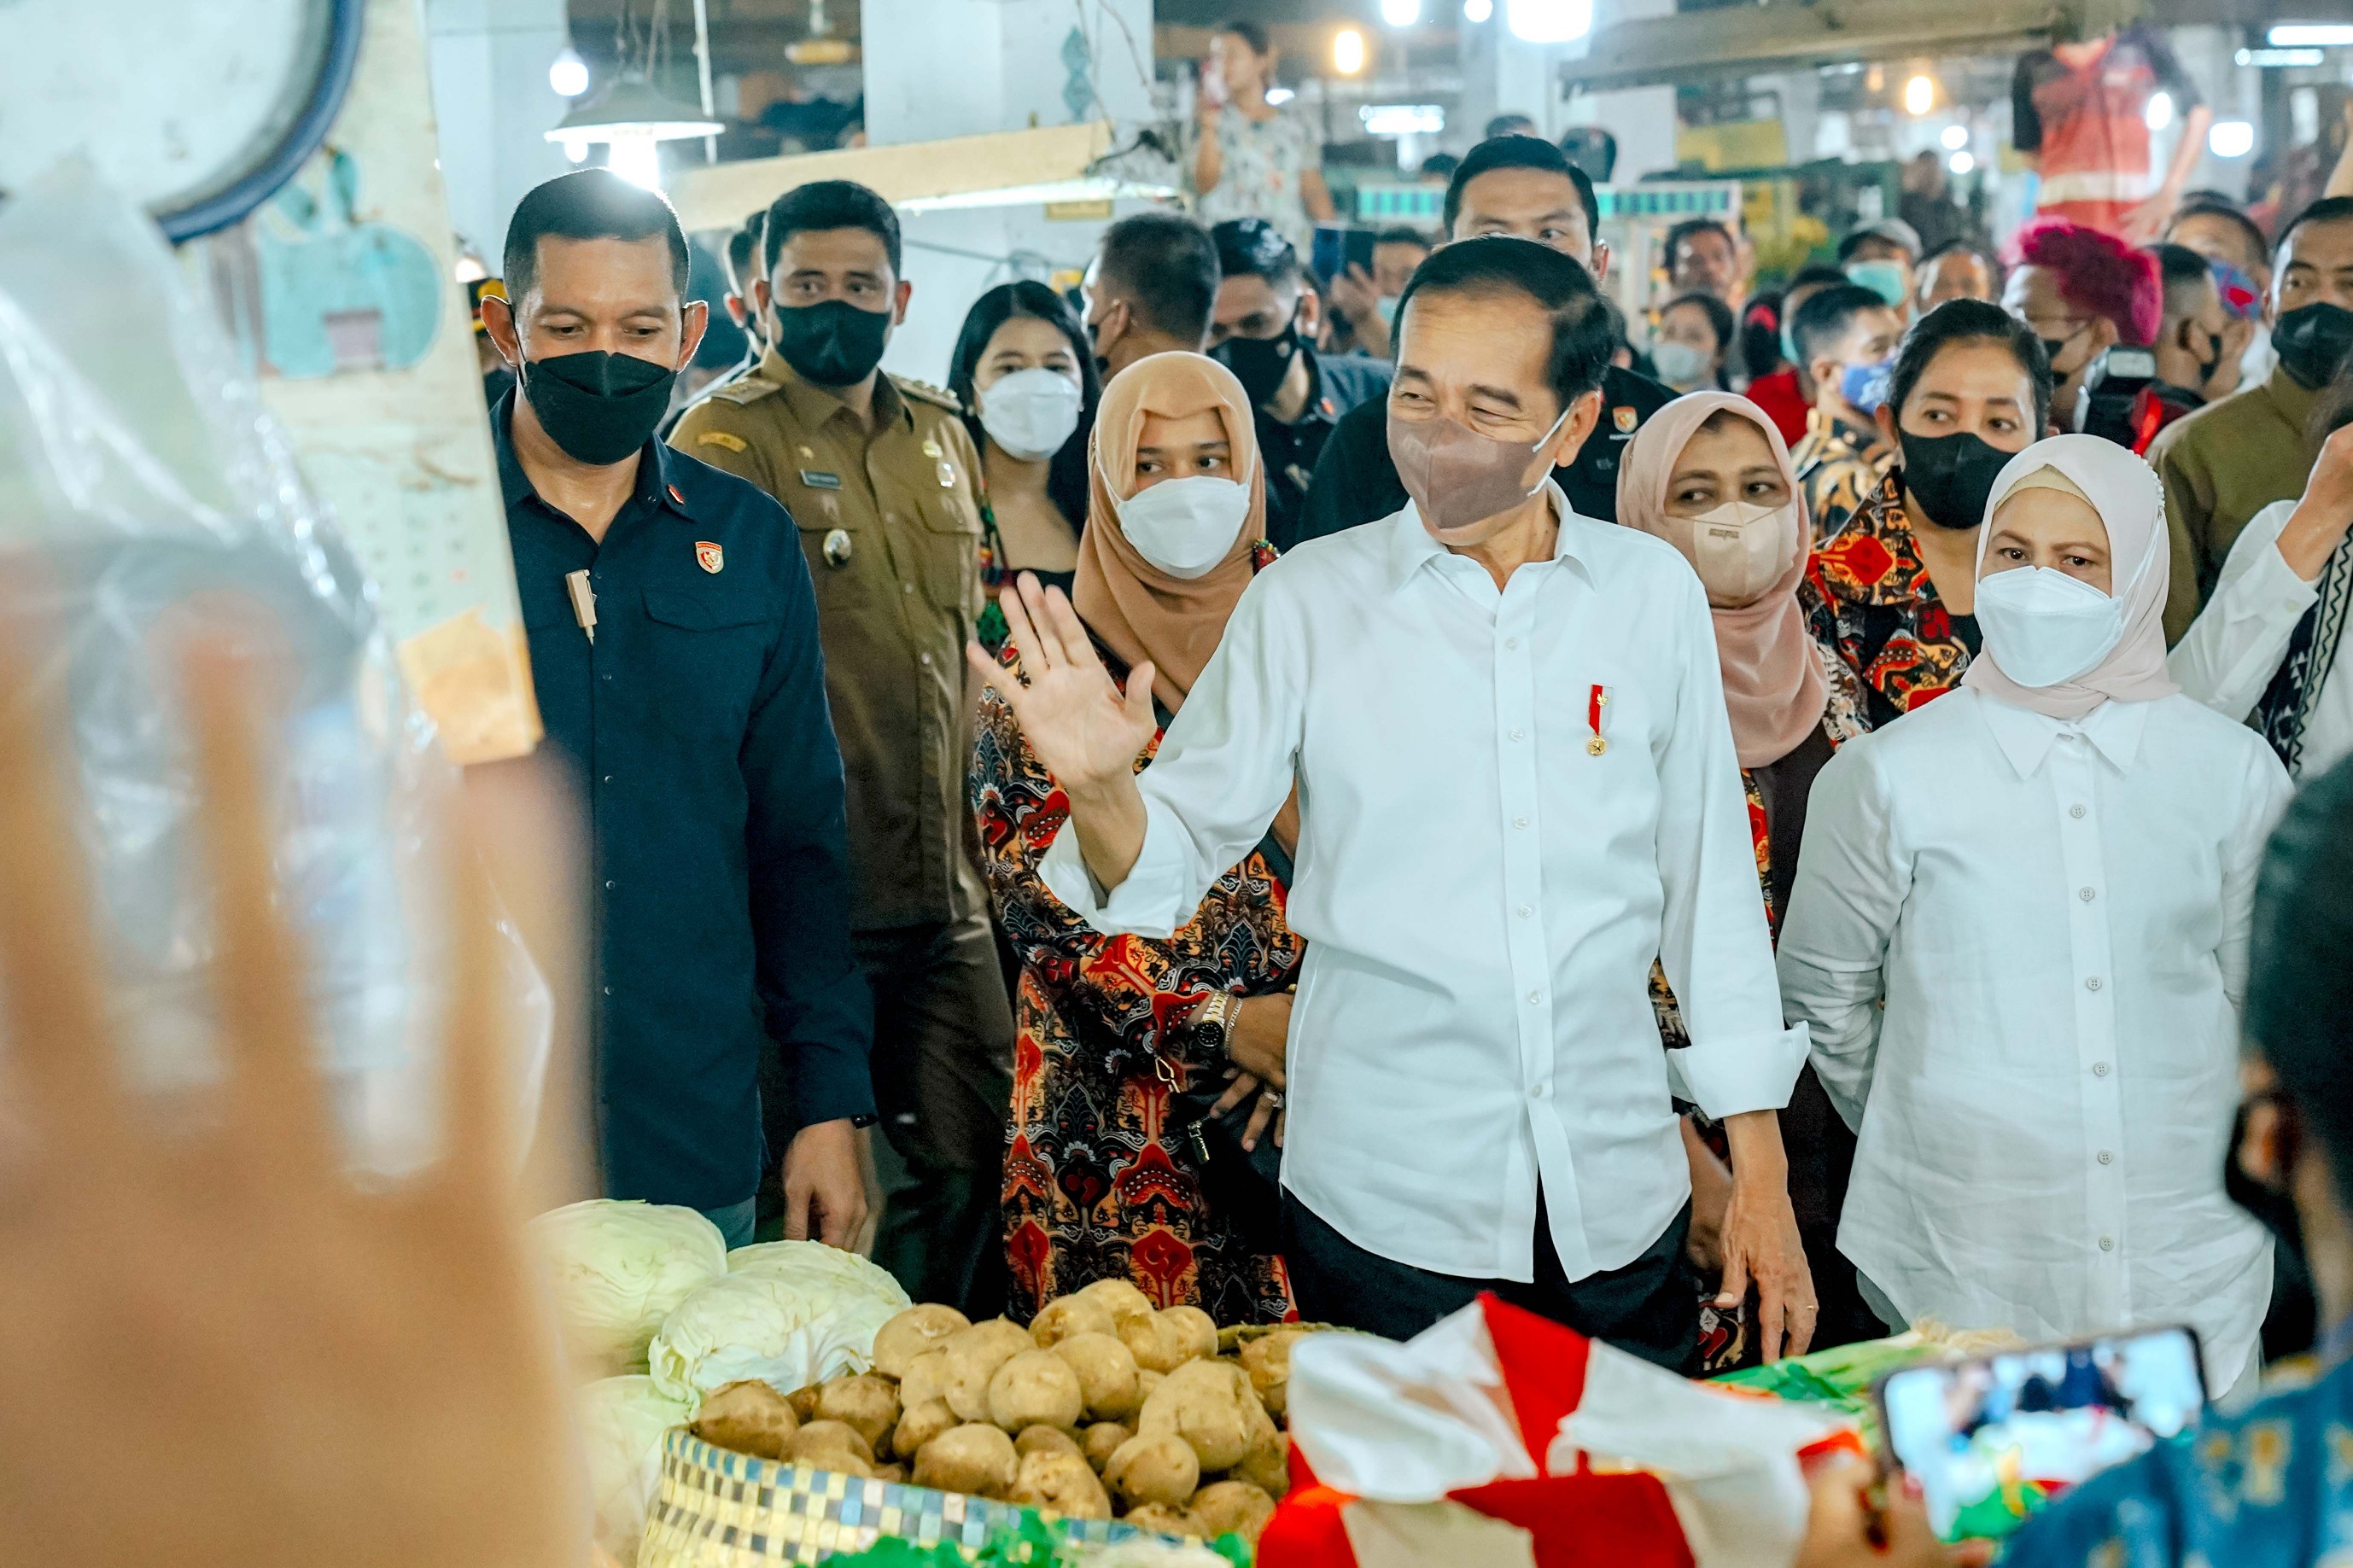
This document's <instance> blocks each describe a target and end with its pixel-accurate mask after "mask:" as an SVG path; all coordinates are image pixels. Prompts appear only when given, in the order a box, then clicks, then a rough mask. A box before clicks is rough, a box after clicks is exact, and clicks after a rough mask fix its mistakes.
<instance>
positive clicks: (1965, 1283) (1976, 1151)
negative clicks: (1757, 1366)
mask: <svg viewBox="0 0 2353 1568" xmlns="http://www.w3.org/2000/svg"><path fill="white" fill-rule="evenodd" d="M1986 517H1987V521H1986V526H1985V528H1984V529H1983V530H1982V531H1981V533H1980V536H1979V542H1978V578H1977V606H1978V608H1977V614H1978V622H1979V625H1980V626H1981V627H1982V628H1983V631H1984V634H1985V652H1986V655H1987V656H1988V657H1985V658H1978V659H1977V660H1975V661H1973V662H1972V663H1971V664H1970V666H1969V669H1968V675H1967V676H1966V677H1965V679H1964V680H1963V683H1962V688H1961V689H1959V690H1958V691H1955V692H1952V693H1950V694H1948V695H1947V696H1946V697H1945V698H1943V699H1942V700H1938V701H1936V702H1933V703H1930V704H1928V705H1927V706H1926V707H1924V708H1920V709H1917V710H1914V711H1913V712H1911V713H1909V714H1906V715H1905V717H1903V718H1902V719H1900V720H1898V721H1896V722H1894V724H1891V725H1889V726H1888V727H1887V728H1885V729H1883V730H1881V731H1877V732H1876V733H1874V734H1872V735H1870V736H1868V737H1865V738H1863V739H1862V740H1859V741H1855V742H1850V743H1849V744H1848V745H1847V746H1845V747H1844V748H1843V749H1841V751H1840V752H1839V753H1838V755H1837V756H1836V757H1835V758H1833V759H1832V760H1831V763H1830V764H1829V765H1828V766H1827V767H1825V768H1824V769H1823V770H1822V773H1821V776H1820V778H1819V779H1818V780H1817V781H1816V782H1815V784H1814V790H1813V795H1812V800H1811V804H1810V808H1809V811H1808V817H1807V826H1806V847H1805V855H1804V858H1803V860H1802V862H1801V863H1800V865H1799V868H1798V885H1797V888H1796V889H1795V891H1794V893H1793V894H1792V896H1791V900H1790V908H1789V913H1788V920H1787V921H1786V922H1785V924H1784V925H1783V927H1782V931H1781V945H1780V956H1779V969H1780V978H1781V994H1782V998H1783V1003H1784V1006H1785V1008H1786V1009H1787V1011H1788V1016H1789V1018H1790V1020H1791V1021H1792V1022H1797V1021H1803V1022H1805V1023H1806V1024H1807V1025H1808V1026H1810V1031H1811V1036H1812V1041H1813V1063H1814V1068H1815V1070H1816V1072H1817V1073H1818V1074H1819V1075H1820V1078H1821V1080H1822V1085H1823V1087H1824V1088H1825V1089H1827V1090H1828V1091H1829V1092H1830V1095H1831V1100H1832V1102H1833V1103H1834V1104H1836V1105H1837V1106H1838V1108H1839V1110H1840V1112H1841V1114H1842V1115H1843V1116H1844V1117H1845V1118H1846V1119H1847V1121H1849V1122H1850V1123H1851V1124H1852V1125H1853V1126H1854V1127H1855V1128H1856V1130H1857V1131H1858V1133H1859V1136H1860V1146H1859V1149H1858V1152H1857V1154H1856V1158H1855V1164H1854V1174H1853V1180H1852V1184H1850V1186H1849V1187H1848V1190H1847V1200H1846V1206H1845V1208H1844V1210H1843V1211H1842V1213H1841V1219H1840V1227H1839V1250H1840V1251H1841V1252H1842V1253H1844V1254H1845V1255H1846V1256H1847V1257H1848V1258H1851V1259H1852V1261H1853V1262H1854V1264H1855V1266H1856V1268H1858V1269H1859V1270H1860V1272H1861V1275H1862V1289H1863V1291H1864V1295H1865V1297H1866V1299H1867V1300H1871V1301H1872V1303H1873V1309H1874V1310H1877V1311H1878V1312H1879V1313H1880V1314H1881V1316H1883V1318H1885V1319H1886V1320H1887V1321H1889V1323H1890V1324H1892V1325H1899V1326H1900V1325H1901V1324H1903V1323H1905V1322H1909V1321H1914V1320H1916V1319H1920V1318H1936V1319H1937V1320H1939V1321H1943V1322H1946V1323H1948V1324H1952V1325H1955V1326H1957V1327H1965V1328H2003V1329H2011V1330H2015V1331H2017V1332H2019V1333H2021V1334H2022V1335H2024V1336H2025V1337H2026V1338H2027V1339H2029V1340H2031V1341H2039V1340H2054V1339H2063V1338H2069V1337H2074V1336H2080V1335H2084V1334H2088V1333H2094V1332H2097V1331H2105V1330H2110V1329H2116V1328H2122V1327H2125V1326H2126V1325H2130V1324H2143V1323H2168V1322H2183V1321H2186V1322H2189V1323H2190V1324H2192V1325H2193V1326H2195V1327H2196V1329H2197V1330H2198V1331H2199V1335H2200V1339H2201V1340H2202V1341H2203V1342H2204V1346H2205V1351H2206V1357H2207V1375H2208V1379H2209V1382H2210V1383H2211V1385H2212V1386H2213V1387H2214V1388H2215V1389H2216V1390H2217V1391H2218V1392H2219V1391H2221V1390H2224V1389H2228V1388H2230V1387H2231V1386H2232V1385H2233V1384H2236V1383H2237V1382H2238V1381H2239V1380H2240V1378H2241V1377H2242V1375H2243V1374H2245V1373H2251V1372H2252V1371H2253V1370H2254V1368H2255V1366H2256V1365H2257V1364H2258V1363H2259V1361H2260V1357H2259V1356H2258V1355H2257V1353H2256V1339H2257V1333H2258V1331H2259V1330H2260V1328H2261V1326H2262V1321H2263V1310H2264V1306H2265V1303H2266V1302H2267V1301H2268V1300H2269V1299H2270V1294H2271V1262H2270V1242H2269V1241H2268V1239H2267V1238H2266V1237H2265V1236H2264V1234H2263V1230H2262V1228H2261V1227H2260V1226H2257V1225H2256V1224H2255V1222H2254V1221H2253V1219H2251V1218H2249V1217H2248V1216H2247V1215H2245V1214H2244V1213H2242V1211H2241V1210H2239V1209H2238V1208H2237V1207H2235V1206H2234V1205H2232V1203H2231V1202H2230V1200H2229V1199H2228V1198H2226V1197H2225V1196H2224V1195H2223V1191H2222V1161H2223V1156H2224V1152H2225V1147H2226V1145H2227V1143H2228V1142H2229V1136H2230V1129H2231V1113H2232V1106H2233V1105H2234V1104H2235V1103H2236V1100H2237V1095H2238V1087H2237V1084H2238V1006H2239V1001H2240V996H2241V993H2242V986H2243V983H2244V979H2245V957H2246V940H2247V924H2248V916H2249V910H2250V906H2251V902H2252V900H2253V892H2254V879H2255V869H2256V865H2257V861H2258V858H2259V855H2260V853H2261V850H2262V848H2263V839H2264V836H2265V834H2266V832H2267V831H2268V830H2269V828H2270V826H2271V824H2272V822H2273V819H2274V817H2275V816H2277V814H2278V813H2279V811H2280V809H2281V808H2282V806H2283V805H2284V804H2285V801H2286V798H2287V795H2288V788H2289V786H2288V781H2287V775H2286V773H2285V771H2284V769H2282V768H2281V766H2280V763H2279V760H2278V758H2276V757H2275V756H2274V755H2273V754H2272V752H2271V751H2270V750H2269V748H2267V747H2266V746H2265V745H2264V744H2263V741H2262V739H2261V737H2259V736H2257V735H2256V734H2255V733H2254V732H2253V731H2250V730H2247V729H2245V728H2243V727H2242V726H2241V725H2238V724H2235V723H2232V721H2229V720H2227V719H2224V718H2222V717H2221V715H2219V714H2217V713H2214V712H2212V711H2211V710H2208V709H2206V708H2204V707H2201V706H2200V705H2199V704H2198V703H2197V702H2195V701H2192V700H2190V699H2189V698H2187V697H2184V696H2182V695H2180V693H2179V691H2178V690H2177V689H2176V688H2175V687H2174V685H2173V683H2172V681H2171V680H2169V679H2168V678H2167V676H2166V672H2165V637H2164V631H2163V627H2162V625H2161V616H2162V614H2163V610H2164V605H2165V591H2166V581H2167V574H2168V549H2167V539H2166V527H2165V510H2164V496H2163V492H2162V490H2161V489H2159V487H2158V480H2157V476H2156V475H2155V474H2154V473H2152V472H2151V471H2150V470H2149V468H2147V465H2146V464H2144V463H2142V462H2141V461H2140V459H2138V458H2135V457H2134V456H2133V455H2132V454H2131V453H2129V452H2128V451H2126V449H2125V448H2123V447H2117V446H2114V445H2111V444H2110V443H2108V442H2106V441H2103V440H2100V439H2098V438H2096V437H2089V436H2060V437H2053V438H2052V439H2050V440H2046V441H2042V442H2039V443H2037V444H2036V445H2034V446H2031V447H2027V448H2026V449H2025V450H2024V451H2022V452H2021V453H2020V454H2019V455H2018V456H2017V457H2015V458H2011V459H2010V463H2009V464H2008V465H2007V466H2006V467H2005V468H2003V469H2002V471H2001V473H2000V476H1999V478H1998V479H1996V480H1995V482H1994V488H1993V492H1992V499H1991V500H1990V501H1989V505H1988V508H1987V512H1986ZM1882 1004H1884V1005H1882Z"/></svg>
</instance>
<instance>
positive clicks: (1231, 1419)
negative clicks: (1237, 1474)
mask: <svg viewBox="0 0 2353 1568" xmlns="http://www.w3.org/2000/svg"><path fill="white" fill-rule="evenodd" d="M1254 1415H1255V1417H1256V1420H1253V1418H1252V1417H1253V1416H1254ZM1265 1418H1266V1412H1265V1411H1264V1410H1263V1409H1262V1408H1261V1407H1260V1405H1259V1402H1258V1395H1257V1394H1253V1393H1251V1392H1250V1377H1249V1375H1248V1374H1247V1373H1244V1372H1243V1371H1242V1369H1241V1368H1240V1367H1239V1366H1236V1365H1235V1364H1234V1363H1231V1362H1223V1361H1191V1362H1187V1363H1185V1364H1184V1365H1183V1366H1180V1367H1178V1368H1177V1369H1176V1371H1175V1372H1172V1373H1169V1374H1168V1377H1167V1381H1166V1382H1164V1383H1163V1384H1161V1385H1160V1386H1159V1387H1158V1388H1156V1389H1155V1390H1154V1391H1153V1394H1152V1397H1151V1398H1149V1399H1147V1400H1145V1402H1144V1410H1143V1412H1142V1414H1141V1415H1138V1416H1137V1417H1136V1423H1135V1429H1136V1431H1137V1432H1138V1433H1139V1434H1141V1435H1143V1436H1155V1435H1158V1434H1161V1433H1174V1434H1176V1436H1179V1437H1182V1438H1183V1439H1184V1440H1185V1441H1186V1442H1187V1443H1188V1444H1190V1445H1192V1448H1193V1451H1194V1452H1195V1453H1196V1454H1198V1455H1199V1456H1200V1458H1201V1468H1203V1469H1205V1470H1223V1469H1228V1468H1231V1467H1233V1466H1235V1465H1238V1464H1240V1463H1241V1460H1242V1456H1244V1455H1245V1454H1248V1453H1249V1452H1250V1444H1251V1439H1252V1438H1253V1437H1255V1436H1257V1435H1258V1431H1257V1423H1258V1421H1262V1420H1264V1419H1265Z"/></svg>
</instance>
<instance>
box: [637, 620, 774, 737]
mask: <svg viewBox="0 0 2353 1568" xmlns="http://www.w3.org/2000/svg"><path fill="white" fill-rule="evenodd" d="M645 596H646V619H647V620H648V622H649V623H650V624H649V626H648V627H647V637H648V640H649V643H650V645H651V648H650V651H651V653H652V659H651V663H652V667H653V668H652V674H653V681H652V683H651V684H652V689H654V690H657V691H659V692H660V693H661V700H660V701H659V703H657V704H656V707H655V713H654V717H655V718H656V719H657V720H658V721H659V722H660V723H661V724H662V725H663V726H664V727H665V728H667V729H669V730H670V731H673V732H674V733H676V734H679V735H682V736H686V737H690V738H692V739H698V740H723V741H726V742H729V743H731V744H733V743H736V742H741V741H742V739H743V736H744V727H745V725H746V724H747V723H748V722H749V721H750V719H751V714H752V699H753V696H754V693H755V692H757V691H758V689H759V686H760V671H761V668H762V667H763V666H764V665H765V663H766V659H767V650H768V643H769V640H770V633H771V632H772V630H773V629H774V628H773V626H771V625H770V617H769V616H768V613H767V611H768V606H766V605H763V604H762V603H761V602H760V601H759V600H758V599H757V598H756V597H754V596H753V595H746V594H741V593H732V592H728V593H710V592H697V591H695V590H693V589H688V588H648V589H646V590H645Z"/></svg>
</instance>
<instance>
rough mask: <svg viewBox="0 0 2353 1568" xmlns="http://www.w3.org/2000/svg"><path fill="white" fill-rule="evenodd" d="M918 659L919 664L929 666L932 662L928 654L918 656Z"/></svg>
mask: <svg viewBox="0 0 2353 1568" xmlns="http://www.w3.org/2000/svg"><path fill="white" fill-rule="evenodd" d="M918 659H919V662H921V663H923V664H929V663H931V662H932V656H931V655H930V654H923V655H920V656H918Z"/></svg>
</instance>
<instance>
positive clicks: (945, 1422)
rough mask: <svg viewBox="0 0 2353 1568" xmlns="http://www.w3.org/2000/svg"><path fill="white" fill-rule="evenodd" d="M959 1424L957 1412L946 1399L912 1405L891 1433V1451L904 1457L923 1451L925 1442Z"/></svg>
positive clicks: (928, 1400) (930, 1400) (929, 1400)
mask: <svg viewBox="0 0 2353 1568" xmlns="http://www.w3.org/2000/svg"><path fill="white" fill-rule="evenodd" d="M956 1425H957V1422H956V1416H955V1411H953V1410H951V1409H949V1408H948V1402H947V1401H946V1400H944V1399H927V1400H925V1401H924V1402H923V1404H921V1405H909V1406H907V1411H906V1414H905V1415H902V1416H900V1417H899V1425H898V1426H897V1427H896V1428H895V1429H894V1430H893V1431H892V1434H891V1451H892V1453H894V1454H897V1455H898V1456H900V1458H907V1457H908V1456H910V1455H913V1454H917V1453H921V1452H922V1451H923V1445H924V1444H926V1443H928V1442H930V1441H931V1440H932V1439H933V1438H934V1437H936V1436H939V1435H940V1434H941V1433H943V1432H945V1431H948V1430H950V1429H952V1428H953V1427H955V1426H956Z"/></svg>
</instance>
